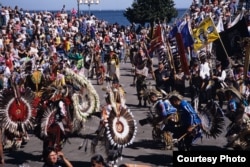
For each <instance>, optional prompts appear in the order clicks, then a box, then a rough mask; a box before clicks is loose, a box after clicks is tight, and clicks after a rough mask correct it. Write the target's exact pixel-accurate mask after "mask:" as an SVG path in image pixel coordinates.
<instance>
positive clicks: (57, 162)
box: [43, 147, 73, 167]
mask: <svg viewBox="0 0 250 167" xmlns="http://www.w3.org/2000/svg"><path fill="white" fill-rule="evenodd" d="M43 159H44V164H43V167H73V165H72V164H71V163H70V161H69V160H68V159H67V158H66V157H65V156H64V154H63V153H62V152H61V151H59V152H56V151H55V149H54V148H50V147H49V148H47V149H45V150H44V152H43Z"/></svg>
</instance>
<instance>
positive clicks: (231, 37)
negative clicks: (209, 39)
mask: <svg viewBox="0 0 250 167" xmlns="http://www.w3.org/2000/svg"><path fill="white" fill-rule="evenodd" d="M244 37H249V32H248V29H247V22H246V19H245V17H243V18H242V19H241V20H239V21H238V22H237V23H236V24H235V25H234V26H233V27H230V28H228V29H225V31H223V32H220V40H217V41H215V42H214V44H215V52H216V57H217V59H218V60H219V61H221V64H222V67H227V62H226V61H227V60H226V59H227V55H226V53H227V54H228V56H229V57H231V56H234V55H238V56H239V55H242V48H241V44H240V41H241V40H242V39H243V38H244ZM222 44H223V46H224V47H223V46H222ZM224 48H225V50H226V51H225V50H224ZM225 52H226V53H225Z"/></svg>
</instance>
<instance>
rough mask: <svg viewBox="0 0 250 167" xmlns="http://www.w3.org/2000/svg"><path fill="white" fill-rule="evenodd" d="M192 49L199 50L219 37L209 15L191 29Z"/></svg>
mask: <svg viewBox="0 0 250 167" xmlns="http://www.w3.org/2000/svg"><path fill="white" fill-rule="evenodd" d="M193 38H194V50H199V49H201V48H203V47H205V46H206V45H207V44H209V43H211V42H213V41H215V40H216V39H218V38H219V34H218V32H217V30H216V27H215V25H214V23H213V21H212V19H211V18H210V17H207V18H205V19H204V20H203V21H202V22H201V23H200V25H199V26H198V27H197V28H196V29H193Z"/></svg>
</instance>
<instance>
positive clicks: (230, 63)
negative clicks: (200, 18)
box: [210, 17, 232, 66]
mask: <svg viewBox="0 0 250 167" xmlns="http://www.w3.org/2000/svg"><path fill="white" fill-rule="evenodd" d="M210 19H211V21H212V23H213V26H214V27H216V26H215V24H214V21H213V19H212V18H211V17H210ZM215 31H216V32H217V30H216V29H215ZM217 34H218V36H219V40H220V43H221V45H222V48H223V50H224V52H225V53H226V56H227V59H228V61H229V65H230V66H231V65H232V62H231V59H230V57H229V56H228V53H227V50H226V48H225V46H224V44H223V42H222V40H221V37H220V34H219V33H218V32H217Z"/></svg>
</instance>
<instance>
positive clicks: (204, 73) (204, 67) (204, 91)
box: [200, 51, 211, 103]
mask: <svg viewBox="0 0 250 167" xmlns="http://www.w3.org/2000/svg"><path fill="white" fill-rule="evenodd" d="M200 61H201V64H200V77H201V79H202V85H201V89H200V90H201V92H200V102H201V103H206V102H207V101H208V100H209V99H211V97H210V95H211V93H210V90H209V89H208V84H209V80H210V72H211V71H210V70H211V69H210V66H209V63H208V62H207V61H206V52H204V51H201V53H200Z"/></svg>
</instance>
